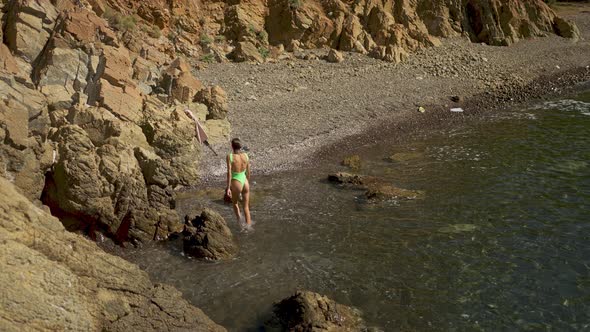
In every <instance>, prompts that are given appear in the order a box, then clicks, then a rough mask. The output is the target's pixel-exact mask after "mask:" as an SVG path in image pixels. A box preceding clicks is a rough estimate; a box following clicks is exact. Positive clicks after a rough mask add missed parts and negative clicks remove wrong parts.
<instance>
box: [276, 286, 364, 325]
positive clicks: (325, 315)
mask: <svg viewBox="0 0 590 332" xmlns="http://www.w3.org/2000/svg"><path fill="white" fill-rule="evenodd" d="M274 314H275V318H274V320H273V321H272V322H271V323H270V325H279V326H280V327H282V330H284V331H300V332H321V331H326V332H328V331H330V332H336V331H349V332H350V331H366V328H365V327H364V325H365V323H364V321H363V319H362V318H361V313H360V312H359V311H358V310H356V309H354V308H351V307H347V306H345V305H342V304H339V303H336V302H335V301H334V300H331V299H330V298H328V297H326V296H323V295H320V294H317V293H313V292H309V291H298V292H297V293H295V295H293V296H291V297H289V298H286V299H284V300H282V301H281V302H279V303H277V304H275V305H274ZM277 323H278V324H277Z"/></svg>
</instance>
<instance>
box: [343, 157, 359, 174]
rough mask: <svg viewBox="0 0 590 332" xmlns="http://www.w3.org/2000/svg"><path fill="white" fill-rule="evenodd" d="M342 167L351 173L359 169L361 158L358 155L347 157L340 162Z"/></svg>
mask: <svg viewBox="0 0 590 332" xmlns="http://www.w3.org/2000/svg"><path fill="white" fill-rule="evenodd" d="M342 165H344V166H348V167H350V168H351V169H352V170H353V171H358V170H359V169H361V166H362V162H361V157H359V156H358V155H353V156H348V157H346V158H344V160H342Z"/></svg>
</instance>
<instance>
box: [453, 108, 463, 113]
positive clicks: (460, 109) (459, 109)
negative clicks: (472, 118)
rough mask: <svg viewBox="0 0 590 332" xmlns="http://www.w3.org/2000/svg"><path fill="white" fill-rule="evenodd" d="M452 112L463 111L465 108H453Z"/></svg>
mask: <svg viewBox="0 0 590 332" xmlns="http://www.w3.org/2000/svg"><path fill="white" fill-rule="evenodd" d="M451 112H453V113H463V109H462V108H460V107H456V108H451Z"/></svg>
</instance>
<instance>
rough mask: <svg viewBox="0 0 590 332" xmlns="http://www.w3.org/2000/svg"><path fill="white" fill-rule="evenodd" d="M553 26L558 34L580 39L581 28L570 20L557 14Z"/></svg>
mask: <svg viewBox="0 0 590 332" xmlns="http://www.w3.org/2000/svg"><path fill="white" fill-rule="evenodd" d="M553 26H554V28H555V31H556V32H557V34H558V35H560V36H562V37H565V38H570V39H573V40H578V39H579V38H580V30H579V29H578V27H577V26H576V25H575V24H574V23H573V22H571V21H569V20H566V19H564V18H561V17H559V16H556V17H555V19H554V20H553Z"/></svg>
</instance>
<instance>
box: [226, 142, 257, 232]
mask: <svg viewBox="0 0 590 332" xmlns="http://www.w3.org/2000/svg"><path fill="white" fill-rule="evenodd" d="M231 147H232V150H233V152H232V153H230V154H228V155H227V189H226V191H225V192H226V195H228V196H230V197H231V200H232V205H233V208H234V213H235V214H236V218H237V219H238V224H240V221H241V214H240V207H239V205H238V201H239V199H240V194H242V200H243V204H244V216H245V218H246V229H251V228H252V220H251V219H250V159H249V158H248V155H247V154H246V153H245V152H242V143H241V142H240V139H239V138H234V139H232V141H231Z"/></svg>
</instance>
